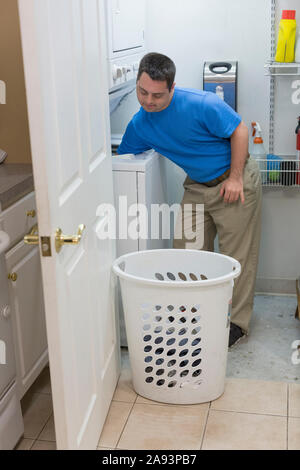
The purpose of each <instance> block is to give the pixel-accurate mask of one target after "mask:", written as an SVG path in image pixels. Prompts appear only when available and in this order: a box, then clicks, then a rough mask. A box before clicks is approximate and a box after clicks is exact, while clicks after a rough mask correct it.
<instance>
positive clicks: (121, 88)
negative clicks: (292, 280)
mask: <svg viewBox="0 0 300 470" xmlns="http://www.w3.org/2000/svg"><path fill="white" fill-rule="evenodd" d="M145 4H146V2H145V0H130V9H128V0H107V1H106V17H107V45H108V70H109V77H108V80H109V103H110V122H111V143H112V150H113V153H114V150H115V149H116V148H117V147H118V146H119V144H120V142H121V139H122V136H123V134H124V132H125V130H126V126H127V124H128V123H129V121H130V120H131V118H132V116H133V115H134V114H135V113H136V112H137V111H138V110H139V108H140V105H139V103H138V100H137V97H136V93H135V87H136V77H137V73H138V69H139V63H140V60H141V59H142V57H143V56H144V54H145V53H146V52H147V51H146V45H145V6H146V5H145ZM162 158H163V157H161V156H160V155H159V154H158V153H156V152H155V151H153V150H151V151H148V152H145V153H143V154H140V155H136V156H135V155H132V154H128V155H113V156H112V166H113V178H114V191H115V204H116V212H117V220H118V216H119V209H120V204H119V202H120V200H121V199H120V198H122V197H124V196H126V201H127V207H130V206H131V207H133V206H132V205H133V204H144V205H145V207H146V208H147V212H148V215H150V214H151V205H152V204H159V205H160V204H163V203H165V202H166V185H165V178H164V168H163V164H162ZM139 217H140V215H139V211H138V209H136V212H135V213H134V214H133V213H131V216H130V219H128V223H130V221H132V220H133V219H135V220H137V221H138V222H139ZM150 225H151V224H150V220H149V231H150ZM162 230H163V229H162ZM148 233H149V232H148ZM168 246H169V240H167V239H165V240H164V239H163V238H162V237H161V238H160V239H151V236H150V234H149V236H148V238H147V239H143V238H139V239H132V238H127V239H120V238H119V239H118V238H117V256H121V255H123V254H125V253H129V252H133V251H141V250H149V249H158V248H167V247H168ZM118 298H119V318H120V339H121V346H127V339H126V332H125V325H124V314H123V308H122V301H121V296H120V291H119V293H118Z"/></svg>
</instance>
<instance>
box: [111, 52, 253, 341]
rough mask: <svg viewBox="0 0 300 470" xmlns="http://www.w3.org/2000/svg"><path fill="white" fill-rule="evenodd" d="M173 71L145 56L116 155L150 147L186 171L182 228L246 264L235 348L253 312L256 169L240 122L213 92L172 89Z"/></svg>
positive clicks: (157, 57)
mask: <svg viewBox="0 0 300 470" xmlns="http://www.w3.org/2000/svg"><path fill="white" fill-rule="evenodd" d="M175 73H176V68H175V65H174V63H173V62H172V60H171V59H169V58H168V57H166V56H164V55H162V54H157V53H150V54H147V55H146V56H145V57H144V58H143V59H142V61H141V63H140V68H139V72H138V77H137V87H136V91H137V97H138V100H139V102H140V104H141V109H140V111H139V112H138V113H137V114H136V115H135V116H134V117H133V119H132V120H131V122H130V123H129V124H128V126H127V129H126V132H125V135H124V137H123V140H122V142H121V145H120V147H119V149H118V153H119V154H124V153H134V154H138V153H141V152H143V151H146V150H149V149H152V148H153V149H155V150H156V151H157V152H158V153H160V154H162V155H164V156H165V157H167V158H169V159H170V160H172V161H173V162H175V163H176V164H177V165H179V166H180V167H181V168H183V169H184V170H185V172H186V173H187V175H188V176H187V178H186V180H185V182H184V188H185V193H184V196H183V200H182V212H183V219H184V223H183V224H182V225H183V227H184V224H185V225H186V223H187V222H188V224H189V225H190V229H191V230H190V231H192V230H193V231H196V233H197V231H201V230H202V231H203V230H204V244H201V246H198V247H197V248H198V249H203V250H208V251H213V249H214V239H215V237H216V234H218V238H219V249H220V252H221V253H222V254H225V255H228V256H232V257H233V258H235V259H237V260H238V261H239V262H240V263H241V266H242V273H241V275H240V277H239V278H238V279H237V281H236V282H235V289H234V294H233V299H232V316H231V320H232V322H231V324H230V335H229V336H230V337H229V346H232V345H233V344H235V343H236V342H238V341H239V340H240V339H241V338H242V337H243V336H244V335H245V334H248V331H249V322H250V319H251V314H252V309H253V297H254V287H255V279H256V271H257V261H258V252H259V242H260V217H261V183H260V175H259V169H258V166H257V164H256V162H255V161H252V160H248V157H249V155H248V129H247V126H246V125H245V124H244V123H243V122H242V119H241V117H240V116H239V115H238V114H237V113H236V112H235V111H234V110H233V109H231V108H230V106H228V105H227V104H226V103H225V102H224V101H222V100H221V99H220V98H219V97H218V96H216V95H215V94H214V93H209V92H203V91H200V90H191V89H183V88H178V87H176V88H175V83H174V78H175ZM186 204H189V205H192V207H193V213H192V214H191V213H190V214H188V213H187V212H186V213H185V212H184V206H185V205H186ZM197 204H198V205H199V204H204V227H203V224H201V226H196V224H195V212H196V210H197ZM196 220H197V219H196ZM177 225H180V226H181V221H178V224H177ZM188 238H189V237H188ZM186 245H187V239H185V237H184V234H183V235H182V237H181V239H174V244H173V247H174V248H185V247H186Z"/></svg>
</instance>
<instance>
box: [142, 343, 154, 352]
mask: <svg viewBox="0 0 300 470" xmlns="http://www.w3.org/2000/svg"><path fill="white" fill-rule="evenodd" d="M151 349H152V346H150V345H149V346H145V347H144V351H145V352H150V351H151Z"/></svg>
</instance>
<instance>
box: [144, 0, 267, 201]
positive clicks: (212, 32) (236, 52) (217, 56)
mask: <svg viewBox="0 0 300 470" xmlns="http://www.w3.org/2000/svg"><path fill="white" fill-rule="evenodd" d="M258 12H259V14H258ZM270 38H271V21H270V0H251V1H248V0H243V1H241V0H226V1H223V0H210V1H207V0H163V1H161V0H147V12H146V41H147V50H148V51H149V52H160V53H162V54H166V55H168V56H169V57H171V58H172V60H174V62H175V64H176V67H177V74H176V84H177V85H178V86H182V87H190V88H198V89H202V88H203V64H204V62H205V61H207V60H216V61H219V60H220V61H221V60H238V68H239V70H238V112H239V113H240V114H241V116H242V118H243V120H244V121H245V123H246V124H247V125H248V126H250V124H251V122H252V121H258V122H260V124H261V126H262V129H263V133H264V135H265V138H266V145H267V146H268V128H269V124H268V109H269V104H268V103H269V101H268V99H269V94H268V92H269V82H268V79H267V78H266V77H265V76H264V64H265V62H266V60H268V59H269V57H270V47H271V45H270V44H271V41H270ZM165 167H166V174H167V176H168V180H167V185H168V199H169V203H174V202H179V201H180V200H181V197H182V194H183V189H182V181H183V179H184V173H183V172H182V171H181V170H180V169H179V168H178V167H175V165H174V164H173V163H171V162H168V161H166V162H165Z"/></svg>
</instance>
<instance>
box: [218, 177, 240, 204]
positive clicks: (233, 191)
mask: <svg viewBox="0 0 300 470" xmlns="http://www.w3.org/2000/svg"><path fill="white" fill-rule="evenodd" d="M220 195H221V197H224V201H225V202H228V203H232V202H236V201H238V200H239V198H241V203H242V204H244V202H245V196H244V184H243V177H240V178H233V177H231V176H229V178H227V180H225V181H224V183H223V184H222V186H221V190H220Z"/></svg>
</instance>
